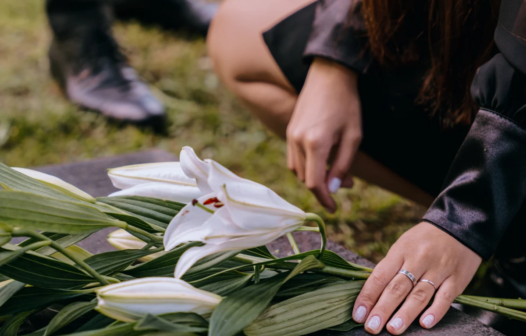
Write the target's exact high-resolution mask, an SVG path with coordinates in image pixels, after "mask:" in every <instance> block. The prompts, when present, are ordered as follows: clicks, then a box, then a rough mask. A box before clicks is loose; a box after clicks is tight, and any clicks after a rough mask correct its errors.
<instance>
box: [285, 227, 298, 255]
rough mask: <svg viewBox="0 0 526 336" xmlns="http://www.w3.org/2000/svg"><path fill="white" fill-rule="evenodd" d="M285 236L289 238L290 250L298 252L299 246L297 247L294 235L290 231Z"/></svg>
mask: <svg viewBox="0 0 526 336" xmlns="http://www.w3.org/2000/svg"><path fill="white" fill-rule="evenodd" d="M287 238H288V239H289V243H290V246H291V247H292V250H293V251H294V254H300V253H301V251H300V248H299V247H298V244H297V243H296V240H294V237H293V236H292V233H290V232H289V233H287Z"/></svg>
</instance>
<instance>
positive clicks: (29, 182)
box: [0, 163, 77, 202]
mask: <svg viewBox="0 0 526 336" xmlns="http://www.w3.org/2000/svg"><path fill="white" fill-rule="evenodd" d="M0 186H2V188H4V189H5V190H15V191H24V192H27V193H32V194H37V195H40V196H44V197H49V198H53V199H56V200H62V201H73V202H76V201H77V199H76V198H73V197H71V196H68V195H65V194H64V193H62V192H60V191H58V190H56V189H53V188H51V187H49V186H47V185H45V184H44V183H42V182H39V181H37V180H35V179H33V178H31V177H29V176H26V175H24V174H22V173H19V172H17V171H16V170H13V169H11V168H9V167H8V166H6V165H5V164H3V163H0Z"/></svg>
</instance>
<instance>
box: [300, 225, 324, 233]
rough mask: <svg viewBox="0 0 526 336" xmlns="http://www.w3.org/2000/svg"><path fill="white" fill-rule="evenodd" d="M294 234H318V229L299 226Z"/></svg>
mask: <svg viewBox="0 0 526 336" xmlns="http://www.w3.org/2000/svg"><path fill="white" fill-rule="evenodd" d="M296 232H320V228H318V227H313V226H300V227H299V228H297V229H296Z"/></svg>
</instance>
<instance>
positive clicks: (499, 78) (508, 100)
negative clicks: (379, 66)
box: [305, 0, 526, 259]
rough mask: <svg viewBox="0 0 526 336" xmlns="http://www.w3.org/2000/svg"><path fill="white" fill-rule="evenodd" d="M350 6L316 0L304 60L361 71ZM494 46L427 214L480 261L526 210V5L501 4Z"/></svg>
mask: <svg viewBox="0 0 526 336" xmlns="http://www.w3.org/2000/svg"><path fill="white" fill-rule="evenodd" d="M350 4H351V0H320V1H319V3H318V8H317V11H316V18H315V21H314V25H313V29H312V33H311V36H310V39H309V43H308V45H307V48H306V50H305V56H306V57H314V56H320V57H326V58H329V59H332V60H334V61H337V62H339V63H341V64H343V65H346V66H347V67H349V68H351V69H353V70H355V71H357V72H358V73H363V72H364V71H365V69H366V67H367V61H366V60H367V57H364V56H365V55H363V52H364V46H365V42H366V40H365V39H364V28H363V27H356V26H353V28H349V27H346V26H345V23H346V22H347V15H348V14H347V13H348V12H349V8H350ZM360 21H361V20H357V22H360ZM495 41H496V45H497V47H498V49H499V53H498V54H497V55H495V56H494V57H493V58H492V59H491V60H490V61H489V62H487V63H486V64H484V65H483V66H482V67H480V69H479V71H478V73H477V75H476V76H475V79H474V81H473V84H472V87H471V94H472V95H473V98H474V99H475V102H476V103H477V105H478V106H479V107H480V111H479V112H478V114H477V116H476V118H475V121H474V123H473V125H472V127H471V129H470V131H469V133H468V135H467V137H466V139H465V141H464V143H463V144H462V146H461V147H460V149H459V151H458V153H457V156H456V158H455V160H454V161H453V163H452V165H451V168H450V171H449V173H448V176H447V178H446V181H445V184H444V189H443V191H442V192H441V193H440V194H439V196H438V197H437V198H436V199H435V201H434V203H433V205H432V206H431V207H430V208H429V210H428V211H427V213H426V215H425V216H424V220H425V221H427V222H430V223H432V224H434V225H436V226H437V227H439V228H441V229H442V230H444V231H446V232H448V233H449V234H451V235H452V236H454V237H455V238H456V239H458V240H459V241H460V242H462V243H463V244H465V245H466V246H468V247H469V248H471V249H472V250H473V251H475V252H476V253H478V254H479V255H480V256H482V257H483V258H485V259H488V258H489V257H490V256H491V255H493V253H494V252H495V250H496V248H497V246H498V245H499V242H500V241H501V239H502V237H503V236H504V234H505V233H506V231H507V229H508V227H509V226H510V223H512V221H513V219H514V218H515V216H516V214H517V212H518V211H519V209H520V208H521V206H522V205H523V204H526V202H525V201H526V1H525V0H502V5H501V8H500V13H499V23H498V27H497V29H496V31H495ZM520 225H524V226H526V222H525V223H522V224H520ZM525 238H526V237H525ZM525 245H526V244H525ZM525 250H526V249H525Z"/></svg>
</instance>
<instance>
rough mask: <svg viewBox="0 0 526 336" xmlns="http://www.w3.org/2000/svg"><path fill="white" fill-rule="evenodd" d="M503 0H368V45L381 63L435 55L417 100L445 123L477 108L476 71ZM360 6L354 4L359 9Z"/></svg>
mask: <svg viewBox="0 0 526 336" xmlns="http://www.w3.org/2000/svg"><path fill="white" fill-rule="evenodd" d="M499 4H500V0H363V3H362V4H361V6H360V7H361V9H360V10H361V12H362V14H363V17H364V21H365V26H366V28H367V34H368V39H369V43H368V45H369V48H370V51H371V52H372V54H373V55H374V56H375V58H376V59H377V60H378V61H379V62H380V64H382V65H385V66H400V65H404V64H409V63H412V62H417V61H419V60H421V59H422V58H423V57H426V59H429V60H430V62H431V63H430V66H429V70H428V72H427V73H426V75H425V78H424V79H423V84H422V87H421V90H420V94H419V97H418V99H417V103H419V104H423V105H425V106H426V107H428V108H429V111H430V113H431V115H437V114H438V115H439V117H440V119H441V121H442V124H443V125H444V126H445V127H448V126H452V125H455V124H459V123H464V124H469V123H470V122H471V121H472V118H473V116H474V114H475V112H476V106H475V103H474V101H473V99H472V98H471V95H470V85H471V81H472V80H473V77H474V75H475V73H476V71H477V68H478V67H480V66H481V65H482V64H483V63H484V62H486V61H487V60H488V59H489V58H490V56H491V54H492V50H493V48H494V44H493V32H494V30H495V27H496V24H497V17H498V8H499ZM356 9H357V8H355V9H354V10H356Z"/></svg>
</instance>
